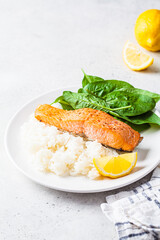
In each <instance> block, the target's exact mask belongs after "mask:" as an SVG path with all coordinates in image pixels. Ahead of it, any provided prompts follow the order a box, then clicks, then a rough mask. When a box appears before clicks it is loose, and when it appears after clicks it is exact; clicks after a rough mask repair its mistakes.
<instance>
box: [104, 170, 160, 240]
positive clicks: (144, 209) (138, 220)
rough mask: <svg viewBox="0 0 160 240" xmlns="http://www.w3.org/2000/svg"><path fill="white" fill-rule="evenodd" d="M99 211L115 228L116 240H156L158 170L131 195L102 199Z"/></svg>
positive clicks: (159, 203) (158, 234)
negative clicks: (104, 200) (117, 239)
mask: <svg viewBox="0 0 160 240" xmlns="http://www.w3.org/2000/svg"><path fill="white" fill-rule="evenodd" d="M106 201H107V203H103V204H101V208H102V211H103V212H104V214H105V215H106V216H107V217H108V219H109V220H110V221H112V222H113V223H114V224H115V227H116V231H117V233H118V237H119V240H128V239H133V240H142V239H147V240H152V239H154V240H159V239H160V167H158V168H156V170H154V172H153V175H152V177H151V180H150V181H149V182H146V183H144V184H142V185H140V186H138V187H136V188H135V189H133V190H132V191H129V192H127V191H125V192H120V193H117V194H115V195H111V196H108V197H106Z"/></svg>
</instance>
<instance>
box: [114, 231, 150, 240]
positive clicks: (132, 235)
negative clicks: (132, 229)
mask: <svg viewBox="0 0 160 240" xmlns="http://www.w3.org/2000/svg"><path fill="white" fill-rule="evenodd" d="M148 233H149V232H147V231H146V232H141V233H131V234H129V235H127V236H124V237H121V238H120V239H119V240H125V239H128V238H132V237H140V236H142V235H144V234H148Z"/></svg>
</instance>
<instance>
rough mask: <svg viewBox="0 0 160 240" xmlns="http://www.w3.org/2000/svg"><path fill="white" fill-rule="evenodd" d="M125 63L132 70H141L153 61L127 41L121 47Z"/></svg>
mask: <svg viewBox="0 0 160 240" xmlns="http://www.w3.org/2000/svg"><path fill="white" fill-rule="evenodd" d="M123 60H124V62H125V64H126V65H127V66H128V67H129V68H130V69H132V70H134V71H141V70H144V69H146V68H148V67H149V66H150V65H151V64H152V63H153V60H154V59H153V58H152V57H151V56H149V55H148V54H145V53H143V52H142V51H141V50H140V48H139V47H138V46H136V45H135V44H133V43H131V42H129V41H127V42H126V44H125V46H124V49H123Z"/></svg>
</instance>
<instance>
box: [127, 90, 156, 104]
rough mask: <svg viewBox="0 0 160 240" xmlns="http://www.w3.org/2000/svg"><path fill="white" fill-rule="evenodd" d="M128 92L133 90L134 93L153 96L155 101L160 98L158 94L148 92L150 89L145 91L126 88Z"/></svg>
mask: <svg viewBox="0 0 160 240" xmlns="http://www.w3.org/2000/svg"><path fill="white" fill-rule="evenodd" d="M128 92H134V93H138V94H143V95H147V96H149V97H151V98H153V99H154V100H155V102H156V103H157V102H158V101H159V100H160V94H158V93H154V92H150V91H147V90H143V89H139V88H134V89H128Z"/></svg>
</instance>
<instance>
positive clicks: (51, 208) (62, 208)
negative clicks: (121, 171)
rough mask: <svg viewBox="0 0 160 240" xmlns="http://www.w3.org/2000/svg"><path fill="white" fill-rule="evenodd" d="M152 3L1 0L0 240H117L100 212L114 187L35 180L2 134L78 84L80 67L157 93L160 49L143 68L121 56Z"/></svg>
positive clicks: (144, 0) (159, 89)
mask: <svg viewBox="0 0 160 240" xmlns="http://www.w3.org/2000/svg"><path fill="white" fill-rule="evenodd" d="M149 8H159V9H160V1H159V0H137V1H133V0H132V1H127V0H123V1H122V0H115V1H112V0H92V1H91V0H88V1H82V0H77V1H74V0H68V1H67V0H66V1H65V0H59V1H58V0H55V1H54V0H39V1H38V0H28V1H27V0H23V1H22V0H15V1H11V0H6V1H4V0H1V1H0V83H1V84H0V110H1V117H0V190H1V191H0V239H1V240H18V239H20V240H52V239H57V240H65V239H67V240H68V239H74V240H80V239H83V240H88V239H89V240H90V239H94V240H97V239H98V240H99V239H100V240H102V239H107V240H111V239H116V237H115V230H114V227H113V225H112V224H111V223H109V221H108V220H107V219H106V218H105V217H104V216H103V214H102V212H101V209H100V203H102V202H104V201H105V196H106V194H113V193H114V192H116V191H114V192H110V193H96V194H71V193H64V192H58V191H54V190H50V189H47V188H45V187H41V186H39V185H38V184H35V183H33V182H31V181H30V180H29V179H27V178H26V177H24V176H23V175H22V174H21V173H20V172H19V171H18V170H17V169H16V168H15V167H14V166H13V165H12V163H11V162H10V161H9V159H8V157H7V155H6V153H5V150H4V132H5V128H6V126H7V123H8V121H9V119H10V118H11V117H12V115H13V114H14V113H15V112H16V111H17V110H18V109H19V108H20V107H21V106H22V105H23V104H25V103H26V102H28V101H30V100H31V99H32V98H34V97H36V96H37V95H40V94H43V93H44V92H47V91H50V90H52V89H55V88H59V87H68V86H70V85H79V86H80V84H81V80H82V77H83V75H82V72H81V68H83V69H84V70H85V71H86V73H88V74H91V75H97V76H100V77H103V78H105V79H121V80H125V81H128V82H130V83H132V84H133V85H134V86H136V87H139V88H144V89H147V90H151V91H154V92H157V93H160V53H150V55H152V56H153V57H154V59H155V61H154V64H153V65H152V66H151V67H150V68H149V69H148V70H146V71H143V72H132V71H131V70H129V69H128V68H127V67H126V66H125V65H124V63H123V60H122V49H123V46H124V44H125V42H126V40H128V39H129V40H131V41H133V42H136V41H135V38H134V24H135V21H136V18H137V16H138V15H139V14H140V13H141V12H143V11H144V10H146V9H149ZM53 100H54V99H53ZM153 141H154V139H153ZM149 177H150V175H149V176H147V177H146V178H145V179H143V180H142V181H146V180H147V179H149ZM142 181H141V182H142ZM137 184H138V183H136V184H133V185H132V186H130V187H126V188H125V189H129V188H132V187H133V186H135V185H137Z"/></svg>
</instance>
